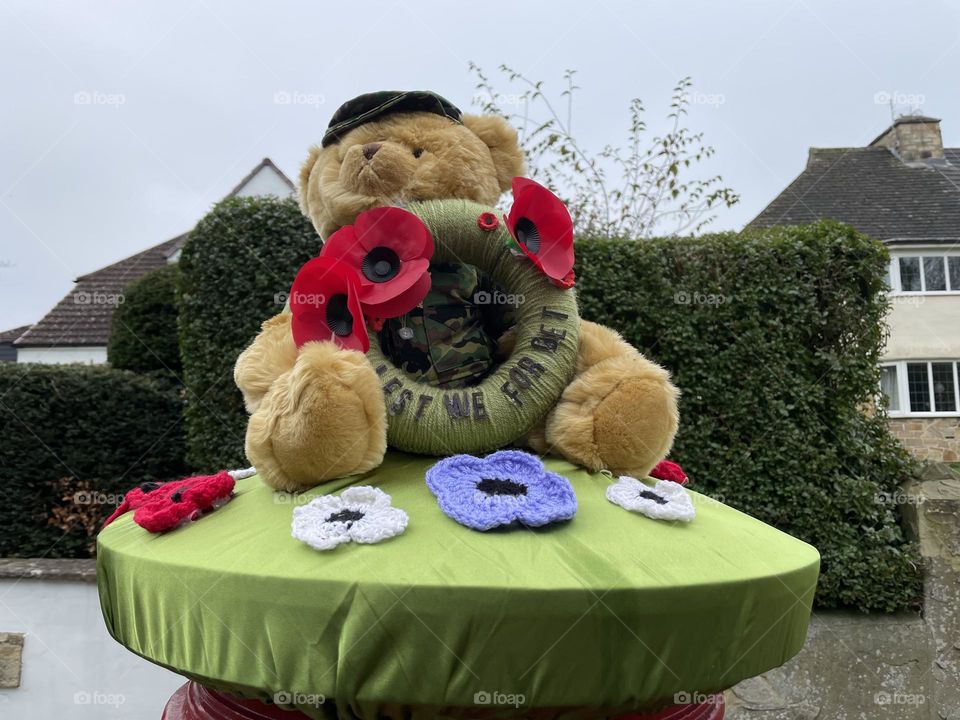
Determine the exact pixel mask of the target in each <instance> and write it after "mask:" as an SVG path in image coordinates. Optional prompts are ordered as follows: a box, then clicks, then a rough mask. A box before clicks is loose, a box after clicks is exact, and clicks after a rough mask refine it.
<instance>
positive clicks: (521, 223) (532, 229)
mask: <svg viewBox="0 0 960 720" xmlns="http://www.w3.org/2000/svg"><path fill="white" fill-rule="evenodd" d="M514 231H515V232H516V233H517V242H519V243H520V244H521V245H523V246H524V247H525V248H526V249H527V250H529V251H530V252H532V253H533V254H534V255H536V254H537V253H538V252H540V231H539V230H537V226H536V224H535V223H534V222H533V220H531V219H530V218H525V217H522V218H520V219H519V220H517V224H516V226H515V227H514Z"/></svg>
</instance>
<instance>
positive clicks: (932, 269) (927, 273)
mask: <svg viewBox="0 0 960 720" xmlns="http://www.w3.org/2000/svg"><path fill="white" fill-rule="evenodd" d="M923 279H924V280H925V281H926V283H927V292H931V291H933V290H946V289H947V276H946V275H944V273H943V258H942V257H925V258H924V259H923Z"/></svg>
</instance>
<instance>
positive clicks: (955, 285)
mask: <svg viewBox="0 0 960 720" xmlns="http://www.w3.org/2000/svg"><path fill="white" fill-rule="evenodd" d="M947 263H948V264H949V266H950V289H951V290H953V291H954V292H960V256H958V255H953V256H951V257H948V258H947Z"/></svg>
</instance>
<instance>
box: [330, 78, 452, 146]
mask: <svg viewBox="0 0 960 720" xmlns="http://www.w3.org/2000/svg"><path fill="white" fill-rule="evenodd" d="M407 112H428V113H434V114H435V115H442V116H444V117H448V118H450V119H451V120H453V121H454V122H460V118H461V117H462V113H461V112H460V110H459V108H457V106H456V105H454V104H453V103H452V102H450V101H449V100H447V99H446V98H443V97H440V96H439V95H437V94H436V93H432V92H428V91H423V90H409V91H402V90H381V91H380V92H372V93H367V94H365V95H360V96H358V97H355V98H353V100H347V102H345V103H344V104H343V105H341V106H340V107H339V108H337V111H336V112H335V113H334V114H333V117H332V118H330V124H329V125H328V126H327V131H326V132H325V133H324V134H323V141H322V142H321V143H320V144H321V145H322V146H323V147H327V146H328V145H332V144H333V143H336V142H340V138H342V137H343V136H344V135H346V134H347V133H348V132H350V131H351V130H353V129H354V128H355V127H359V126H360V125H363V124H365V123H368V122H371V121H373V120H377V119H378V118H382V117H384V116H386V115H392V114H396V113H407Z"/></svg>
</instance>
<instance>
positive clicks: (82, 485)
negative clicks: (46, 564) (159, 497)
mask: <svg viewBox="0 0 960 720" xmlns="http://www.w3.org/2000/svg"><path fill="white" fill-rule="evenodd" d="M181 406H182V402H181V400H180V399H179V396H178V394H177V392H176V391H175V390H174V389H172V388H171V387H170V384H169V383H163V382H159V381H158V380H155V379H153V378H149V377H146V376H141V375H136V374H134V373H130V372H126V371H121V370H114V369H112V368H107V367H91V366H83V365H32V364H13V363H0V438H3V441H2V442H0V557H2V556H17V557H84V556H86V555H87V554H88V552H89V547H90V544H91V537H90V535H89V534H88V532H87V531H85V530H84V525H86V526H87V527H88V528H92V529H93V530H94V531H95V529H96V527H97V525H98V523H99V521H100V520H101V519H102V518H103V516H104V514H109V512H110V511H112V509H113V508H112V503H113V501H116V500H119V498H118V497H117V496H118V495H119V494H120V493H123V492H124V491H126V490H128V489H129V488H131V487H133V486H135V485H138V484H139V483H141V482H144V481H147V480H169V479H173V478H176V477H182V473H183V472H184V470H185V468H184V465H183V460H182V458H183V457H184V435H183V425H182V421H181V409H182V408H181ZM77 493H79V495H75V494H77ZM58 519H59V522H57V524H52V523H53V522H54V521H57V520H58ZM64 528H66V530H65V529H64Z"/></svg>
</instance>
